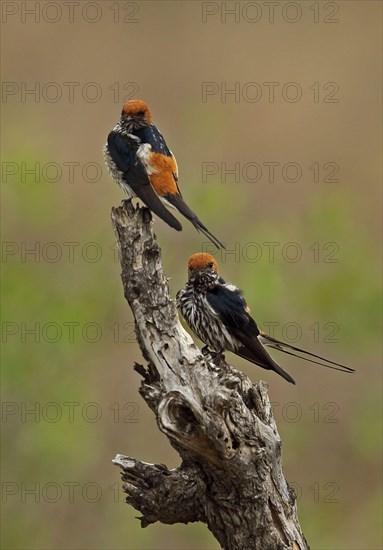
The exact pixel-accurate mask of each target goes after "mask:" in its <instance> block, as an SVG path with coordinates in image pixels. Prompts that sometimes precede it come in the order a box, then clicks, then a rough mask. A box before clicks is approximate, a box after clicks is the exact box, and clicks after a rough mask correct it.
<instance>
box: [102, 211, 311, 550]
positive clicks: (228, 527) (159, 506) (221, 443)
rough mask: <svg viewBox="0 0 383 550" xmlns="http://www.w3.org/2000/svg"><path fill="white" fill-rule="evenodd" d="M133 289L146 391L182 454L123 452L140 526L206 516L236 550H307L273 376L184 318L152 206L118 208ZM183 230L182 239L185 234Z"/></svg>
mask: <svg viewBox="0 0 383 550" xmlns="http://www.w3.org/2000/svg"><path fill="white" fill-rule="evenodd" d="M112 223H113V226H114V229H115V233H116V237H117V243H118V248H119V256H120V262H121V267H122V282H123V288H124V294H125V297H126V299H127V301H128V303H129V305H130V307H131V309H132V312H133V315H134V318H135V328H136V335H137V340H138V343H139V345H140V348H141V351H142V354H143V357H144V359H145V361H146V363H147V366H146V367H144V366H142V365H135V370H136V371H137V372H138V373H139V374H140V375H141V376H142V377H143V379H142V382H141V387H140V390H139V391H140V394H141V395H142V397H143V398H144V400H145V401H146V403H147V404H148V406H149V407H150V408H151V409H152V410H153V411H154V413H155V415H156V418H157V423H158V427H159V429H160V430H161V431H162V432H163V433H164V434H166V436H167V437H168V439H169V441H170V443H171V445H172V446H173V447H174V448H175V449H176V450H177V452H178V453H179V455H180V457H181V465H180V466H179V467H178V468H176V469H173V470H168V469H167V467H166V466H164V465H162V464H147V463H145V462H140V461H139V460H136V459H135V458H130V457H125V456H122V455H117V456H116V458H115V459H114V461H113V462H114V463H115V464H116V465H118V466H119V467H120V468H121V469H122V480H123V488H124V491H125V493H126V495H127V498H126V500H127V502H128V503H129V504H131V505H132V506H134V507H135V508H136V509H137V510H139V511H140V512H141V514H142V517H141V518H140V519H141V525H142V526H143V527H146V526H147V525H149V524H150V523H154V522H156V521H160V522H162V523H167V524H173V523H177V522H181V523H188V522H193V521H201V522H203V523H206V525H207V526H208V528H209V529H210V530H211V532H212V533H213V535H214V536H215V538H216V539H217V540H218V542H219V543H220V545H221V547H222V548H224V549H227V550H245V549H246V550H247V549H257V550H258V549H259V550H279V549H280V550H282V549H284V550H285V549H288V548H289V549H294V550H306V549H308V548H309V547H308V544H307V542H306V540H305V538H304V536H303V534H302V531H301V528H300V525H299V522H298V518H297V511H296V498H295V495H294V493H293V491H292V490H291V489H290V488H289V486H288V484H287V482H286V480H285V477H284V474H283V470H282V462H281V440H280V437H279V434H278V431H277V426H276V424H275V420H274V417H273V414H272V409H271V406H270V401H269V398H268V394H267V385H266V384H265V383H264V382H259V383H258V384H253V383H252V382H251V380H250V379H249V378H248V377H247V376H245V375H244V374H242V373H241V372H239V371H237V370H235V369H234V368H232V367H231V366H229V365H228V364H227V363H226V362H225V360H224V359H223V358H222V359H221V360H220V363H219V364H215V363H214V362H213V361H212V358H211V357H210V356H209V355H208V356H204V355H203V354H202V353H201V351H199V350H198V349H197V347H196V346H195V345H194V343H193V341H192V339H191V337H190V336H189V335H188V333H187V332H186V331H185V330H184V329H183V327H182V326H181V324H180V322H179V320H178V315H177V311H176V306H175V302H174V300H173V299H172V298H171V297H170V293H169V288H168V284H167V280H166V277H165V275H164V273H163V269H162V263H161V252H160V248H159V246H158V244H157V242H156V240H155V237H154V235H153V222H152V218H151V214H150V212H149V210H148V209H146V208H140V207H136V208H135V207H134V206H133V205H132V204H131V203H130V202H129V201H125V202H124V204H123V205H122V206H120V207H118V208H113V210H112ZM177 238H181V237H179V236H177Z"/></svg>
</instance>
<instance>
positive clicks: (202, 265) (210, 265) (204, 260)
mask: <svg viewBox="0 0 383 550" xmlns="http://www.w3.org/2000/svg"><path fill="white" fill-rule="evenodd" d="M205 270H211V271H214V272H215V273H216V274H217V275H218V264H217V262H216V260H215V258H213V256H211V254H207V253H206V252H198V253H197V254H193V255H192V256H190V258H189V261H188V273H189V275H191V274H192V273H194V272H196V271H205Z"/></svg>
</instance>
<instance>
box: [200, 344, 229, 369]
mask: <svg viewBox="0 0 383 550" xmlns="http://www.w3.org/2000/svg"><path fill="white" fill-rule="evenodd" d="M201 351H202V355H203V356H204V357H207V356H208V355H210V357H211V360H212V362H213V363H214V365H216V366H217V365H219V364H220V362H221V361H222V360H224V359H225V356H224V354H223V353H222V351H211V350H210V349H209V346H204V347H203V348H202V349H201Z"/></svg>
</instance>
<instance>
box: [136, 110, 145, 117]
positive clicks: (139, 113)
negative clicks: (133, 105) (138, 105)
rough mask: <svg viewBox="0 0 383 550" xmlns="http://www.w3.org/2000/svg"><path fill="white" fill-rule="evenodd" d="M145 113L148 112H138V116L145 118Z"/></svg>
mask: <svg viewBox="0 0 383 550" xmlns="http://www.w3.org/2000/svg"><path fill="white" fill-rule="evenodd" d="M145 113H146V111H138V113H137V115H138V116H145Z"/></svg>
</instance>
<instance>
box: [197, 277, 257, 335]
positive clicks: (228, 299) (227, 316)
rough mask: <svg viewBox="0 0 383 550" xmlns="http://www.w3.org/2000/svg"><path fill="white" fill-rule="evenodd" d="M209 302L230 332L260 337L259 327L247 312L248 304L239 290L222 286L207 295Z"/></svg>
mask: <svg viewBox="0 0 383 550" xmlns="http://www.w3.org/2000/svg"><path fill="white" fill-rule="evenodd" d="M207 300H208V302H209V304H210V305H211V307H212V308H213V309H214V310H215V311H216V312H217V313H218V315H219V317H220V319H221V321H222V322H223V324H224V325H225V326H226V328H227V329H229V331H230V330H234V329H237V330H241V331H243V332H244V333H246V334H248V335H249V336H253V337H256V336H258V334H259V330H258V327H257V325H256V323H255V321H254V319H253V318H252V317H250V315H249V314H248V312H247V311H246V307H247V304H246V302H245V300H244V298H243V297H242V295H241V292H240V291H239V290H230V289H228V288H227V287H226V286H223V285H221V284H220V285H217V286H216V287H214V288H213V289H212V290H210V291H209V292H208V293H207Z"/></svg>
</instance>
